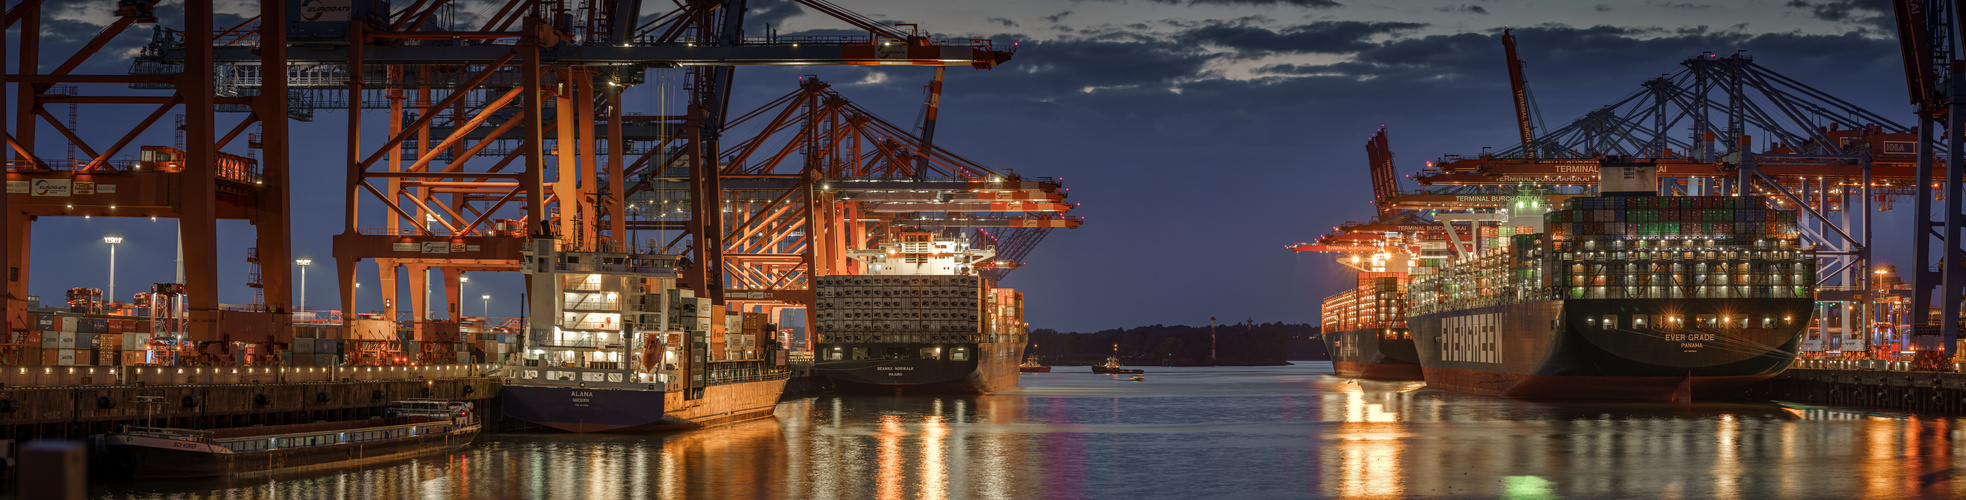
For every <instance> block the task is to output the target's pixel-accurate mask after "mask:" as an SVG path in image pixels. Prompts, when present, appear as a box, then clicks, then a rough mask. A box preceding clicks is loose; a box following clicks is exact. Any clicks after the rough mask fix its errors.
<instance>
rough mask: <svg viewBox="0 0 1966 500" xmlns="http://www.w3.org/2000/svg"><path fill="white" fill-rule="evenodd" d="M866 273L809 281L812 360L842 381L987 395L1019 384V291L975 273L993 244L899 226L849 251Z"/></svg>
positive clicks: (867, 386) (849, 385)
mask: <svg viewBox="0 0 1966 500" xmlns="http://www.w3.org/2000/svg"><path fill="white" fill-rule="evenodd" d="M850 255H851V256H852V257H853V258H854V259H856V260H858V261H860V263H861V265H862V266H863V269H866V270H867V272H868V274H864V275H852V276H822V277H819V278H817V279H815V280H814V281H815V285H816V290H815V292H816V293H817V296H818V299H817V302H816V303H815V305H814V307H815V310H814V313H815V314H814V317H815V323H814V332H815V333H817V334H818V342H817V344H816V345H815V349H814V355H815V356H816V357H817V361H816V362H815V367H816V369H817V370H818V371H819V373H822V374H824V375H826V376H827V377H829V378H831V379H833V380H834V381H835V382H836V383H838V384H840V385H841V386H842V387H844V388H850V389H853V388H857V389H875V390H882V391H916V392H955V393H989V392H995V391H999V390H1003V389H1008V388H1011V387H1016V386H1017V377H1018V368H1017V364H1018V363H1019V362H1020V361H1021V360H1023V358H1024V356H1023V353H1024V342H1025V338H1026V336H1027V330H1026V328H1027V327H1026V325H1025V324H1024V314H1023V294H1021V293H1018V292H1017V291H1015V290H1012V289H1009V288H994V287H991V286H989V283H988V282H987V280H985V279H983V278H981V277H979V276H977V275H976V272H977V268H978V267H979V265H980V264H983V263H984V262H985V261H988V260H989V259H990V258H991V257H993V256H994V255H995V252H994V251H992V250H991V249H988V248H973V247H971V246H970V245H969V242H968V241H967V240H965V239H962V238H957V237H950V236H942V235H937V234H934V233H928V232H903V233H898V234H895V235H893V237H892V238H890V241H888V242H887V243H884V244H881V245H879V247H878V248H874V249H871V250H864V251H855V252H852V253H851V254H850Z"/></svg>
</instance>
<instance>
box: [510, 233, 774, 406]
mask: <svg viewBox="0 0 1966 500" xmlns="http://www.w3.org/2000/svg"><path fill="white" fill-rule="evenodd" d="M525 257H526V260H525V264H524V265H523V266H522V267H523V270H524V271H525V272H526V274H527V277H528V278H529V279H530V280H529V283H530V285H529V287H530V294H529V297H528V299H527V300H528V304H529V306H530V307H531V308H532V311H534V318H533V319H532V320H531V321H529V322H528V323H527V325H526V328H525V337H526V338H525V339H524V342H523V345H524V350H523V351H522V353H521V356H519V358H520V360H521V361H519V362H518V363H516V364H515V365H513V366H509V367H508V368H507V369H506V370H507V375H506V382H505V385H504V388H503V389H501V391H502V392H501V394H500V395H501V397H502V399H503V403H502V404H503V406H502V409H503V410H504V412H505V415H506V416H509V417H512V418H516V419H519V420H523V421H526V422H531V423H535V424H539V425H543V426H546V427H551V428H555V429H560V430H564V431H568V432H624V431H642V430H666V429H681V428H691V427H702V426H710V425H720V424H726V423H732V422H739V421H744V420H751V419H758V418H766V417H770V416H771V415H772V410H773V408H775V407H776V406H777V404H778V396H779V394H780V393H782V392H783V391H784V389H785V382H786V380H787V379H788V378H789V372H788V371H787V370H786V368H785V355H784V354H785V353H784V352H783V351H781V350H778V349H776V348H775V346H773V345H770V344H764V345H760V344H759V343H758V342H757V341H756V340H757V339H758V338H759V337H761V336H763V332H762V331H759V330H761V329H762V326H763V322H762V321H757V320H758V319H761V316H762V315H743V314H738V313H727V312H726V311H724V310H723V308H721V307H718V306H716V305H715V304H712V303H711V302H710V299H708V298H704V297H696V296H695V293H694V292H693V291H691V290H689V289H686V288H678V286H677V283H676V277H677V276H678V270H679V269H678V266H679V265H681V264H682V263H683V262H682V260H681V259H680V258H679V257H678V256H676V255H671V254H661V253H654V252H644V251H638V250H632V249H630V250H623V251H608V249H600V250H599V251H584V250H572V249H562V248H561V247H560V246H559V242H558V241H557V240H554V239H551V238H540V239H535V240H533V241H532V242H530V243H529V244H528V245H527V249H526V251H525ZM746 318H749V319H751V321H745V319H746Z"/></svg>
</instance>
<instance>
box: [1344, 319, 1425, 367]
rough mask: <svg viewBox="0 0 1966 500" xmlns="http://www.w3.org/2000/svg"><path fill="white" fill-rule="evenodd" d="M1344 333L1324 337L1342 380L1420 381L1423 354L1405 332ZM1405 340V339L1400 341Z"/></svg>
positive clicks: (1352, 331) (1347, 331)
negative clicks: (1346, 378) (1347, 378)
mask: <svg viewBox="0 0 1966 500" xmlns="http://www.w3.org/2000/svg"><path fill="white" fill-rule="evenodd" d="M1380 332H1381V330H1380V329H1378V328H1365V329H1357V330H1344V331H1339V332H1332V333H1328V334H1325V335H1324V347H1325V351H1326V352H1329V353H1331V367H1332V370H1333V371H1335V372H1337V374H1338V376H1340V377H1352V378H1365V379H1379V380H1420V379H1421V378H1422V377H1423V374H1422V373H1421V370H1420V354H1419V352H1418V351H1417V350H1416V349H1415V347H1414V344H1413V339H1412V338H1411V336H1407V335H1402V334H1404V333H1405V330H1404V329H1395V330H1386V331H1385V333H1384V334H1381V333H1380ZM1400 337H1406V338H1400Z"/></svg>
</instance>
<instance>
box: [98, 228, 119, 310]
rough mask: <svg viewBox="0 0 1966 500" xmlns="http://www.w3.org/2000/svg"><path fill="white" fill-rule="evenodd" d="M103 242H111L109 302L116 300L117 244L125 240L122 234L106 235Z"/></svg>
mask: <svg viewBox="0 0 1966 500" xmlns="http://www.w3.org/2000/svg"><path fill="white" fill-rule="evenodd" d="M102 242H103V243H108V244H109V296H108V301H109V302H115V301H116V244H117V243H122V242H123V237H122V236H104V237H102Z"/></svg>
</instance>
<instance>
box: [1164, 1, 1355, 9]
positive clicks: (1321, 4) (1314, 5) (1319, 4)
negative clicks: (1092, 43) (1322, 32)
mask: <svg viewBox="0 0 1966 500" xmlns="http://www.w3.org/2000/svg"><path fill="white" fill-rule="evenodd" d="M1153 2H1154V3H1165V4H1180V5H1230V6H1279V7H1304V8H1311V9H1329V8H1332V7H1340V6H1343V5H1344V4H1341V3H1338V2H1335V1H1332V0H1153Z"/></svg>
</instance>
